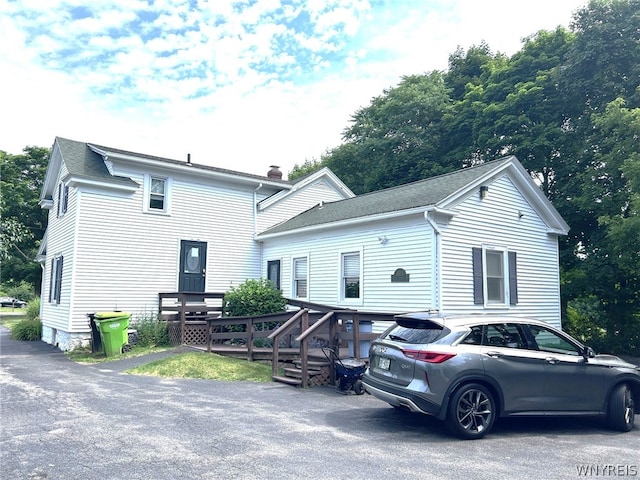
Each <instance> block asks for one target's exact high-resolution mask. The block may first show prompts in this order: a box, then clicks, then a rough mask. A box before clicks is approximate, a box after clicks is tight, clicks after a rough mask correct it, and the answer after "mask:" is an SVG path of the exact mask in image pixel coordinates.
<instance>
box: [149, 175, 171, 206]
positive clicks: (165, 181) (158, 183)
mask: <svg viewBox="0 0 640 480" xmlns="http://www.w3.org/2000/svg"><path fill="white" fill-rule="evenodd" d="M144 188H145V205H144V211H145V212H157V213H168V212H169V199H170V197H169V195H170V193H169V192H170V188H171V179H169V178H163V177H154V176H151V175H147V176H145V184H144Z"/></svg>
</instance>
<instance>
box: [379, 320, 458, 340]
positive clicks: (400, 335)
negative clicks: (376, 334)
mask: <svg viewBox="0 0 640 480" xmlns="http://www.w3.org/2000/svg"><path fill="white" fill-rule="evenodd" d="M449 333H450V330H449V329H448V328H441V327H439V326H437V325H436V324H434V323H432V322H421V321H416V320H399V321H398V323H397V325H396V326H395V327H393V328H392V329H391V330H389V331H388V332H387V334H386V335H385V337H386V338H388V339H389V340H393V341H395V342H403V343H415V344H425V343H434V342H436V341H438V340H439V339H441V338H442V337H445V336H446V335H447V334H449Z"/></svg>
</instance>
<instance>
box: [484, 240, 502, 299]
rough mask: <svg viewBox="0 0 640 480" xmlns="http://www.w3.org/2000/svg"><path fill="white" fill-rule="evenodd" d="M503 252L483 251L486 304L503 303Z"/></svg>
mask: <svg viewBox="0 0 640 480" xmlns="http://www.w3.org/2000/svg"><path fill="white" fill-rule="evenodd" d="M503 256H504V255H503V252H499V251H493V250H485V252H484V258H485V260H486V262H485V265H486V274H485V282H486V286H487V293H486V301H487V303H505V302H504V297H505V289H504V277H505V275H504V262H503Z"/></svg>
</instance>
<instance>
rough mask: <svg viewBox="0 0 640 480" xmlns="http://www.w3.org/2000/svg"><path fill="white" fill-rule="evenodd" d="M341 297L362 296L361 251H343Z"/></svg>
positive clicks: (344, 298) (341, 260) (353, 297)
mask: <svg viewBox="0 0 640 480" xmlns="http://www.w3.org/2000/svg"><path fill="white" fill-rule="evenodd" d="M340 267H341V268H340V270H341V281H340V297H341V300H354V299H359V298H361V290H360V287H361V285H362V281H361V280H362V277H361V265H360V252H349V253H343V254H342V255H341V258H340Z"/></svg>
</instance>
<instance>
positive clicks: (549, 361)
mask: <svg viewBox="0 0 640 480" xmlns="http://www.w3.org/2000/svg"><path fill="white" fill-rule="evenodd" d="M544 360H545V362H547V363H550V364H551V365H555V364H556V363H560V360H558V359H557V358H555V357H547V358H545V359H544Z"/></svg>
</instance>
